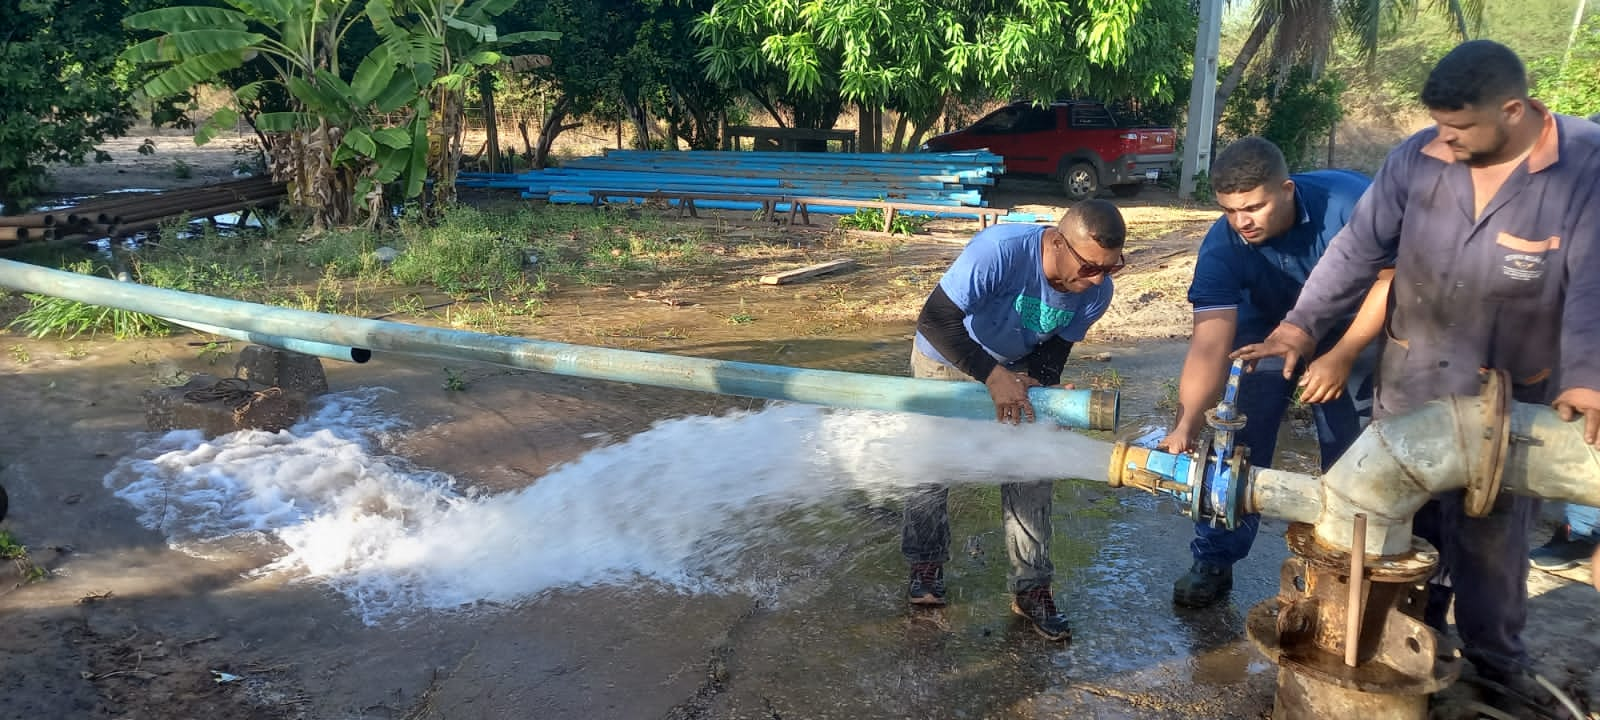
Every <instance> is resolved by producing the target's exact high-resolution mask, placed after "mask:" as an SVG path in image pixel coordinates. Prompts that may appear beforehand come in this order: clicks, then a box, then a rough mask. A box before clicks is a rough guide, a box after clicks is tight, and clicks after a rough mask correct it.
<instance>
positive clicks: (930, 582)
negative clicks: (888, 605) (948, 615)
mask: <svg viewBox="0 0 1600 720" xmlns="http://www.w3.org/2000/svg"><path fill="white" fill-rule="evenodd" d="M906 599H908V600H910V601H911V604H912V605H926V606H928V607H940V606H942V605H944V565H942V564H940V563H932V562H929V563H911V581H910V582H909V583H908V584H907V586H906Z"/></svg>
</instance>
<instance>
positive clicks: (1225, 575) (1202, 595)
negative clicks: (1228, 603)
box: [1172, 560, 1233, 608]
mask: <svg viewBox="0 0 1600 720" xmlns="http://www.w3.org/2000/svg"><path fill="white" fill-rule="evenodd" d="M1232 590H1233V566H1232V565H1216V564H1214V563H1208V562H1206V561H1204V560H1196V561H1194V566H1192V567H1190V568H1189V572H1188V574H1186V575H1184V576H1183V577H1181V578H1178V581H1177V582H1175V583H1173V584H1172V603H1173V604H1174V605H1178V606H1181V607H1186V608H1203V607H1211V606H1212V605H1215V604H1217V601H1218V600H1221V599H1222V598H1224V597H1226V596H1227V595H1228V593H1229V592H1231V591H1232Z"/></svg>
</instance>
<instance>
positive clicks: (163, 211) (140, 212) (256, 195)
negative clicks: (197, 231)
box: [116, 188, 284, 225]
mask: <svg viewBox="0 0 1600 720" xmlns="http://www.w3.org/2000/svg"><path fill="white" fill-rule="evenodd" d="M283 197H284V193H283V192H282V188H267V189H263V190H258V191H254V192H250V193H244V194H239V195H235V194H219V195H206V196H204V197H192V198H190V197H185V198H173V199H169V200H165V201H162V202H152V203H151V204H149V205H147V206H144V207H139V208H129V209H125V210H122V211H121V212H120V213H119V214H118V215H117V216H116V217H117V223H116V224H119V225H120V224H131V223H137V222H142V221H145V220H151V219H156V218H168V217H177V216H179V215H182V214H184V213H188V214H190V215H191V216H196V217H200V216H201V213H202V212H206V211H210V210H211V209H212V208H217V207H243V206H245V205H248V204H252V203H261V202H264V201H273V202H276V201H278V200H281V199H282V198H283Z"/></svg>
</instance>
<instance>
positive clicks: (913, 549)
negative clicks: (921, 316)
mask: <svg viewBox="0 0 1600 720" xmlns="http://www.w3.org/2000/svg"><path fill="white" fill-rule="evenodd" d="M911 374H912V376H913V377H919V378H927V379H933V380H954V381H966V382H973V380H972V378H970V377H968V376H967V375H966V374H965V373H962V372H961V371H960V370H957V369H955V368H953V367H950V366H948V365H945V364H944V363H941V362H939V361H937V360H934V359H932V358H930V357H928V356H926V355H923V354H922V353H920V352H918V351H917V350H916V349H914V348H913V349H912V351H911ZM1054 491H1055V484H1054V483H1052V482H1050V481H1049V480H1043V481H1039V482H1026V483H1001V485H1000V514H1001V517H1002V520H1003V522H1004V525H1005V532H1006V555H1007V557H1009V558H1010V560H1011V571H1010V573H1008V574H1007V575H1006V586H1007V587H1008V588H1009V589H1010V591H1011V592H1013V593H1018V592H1022V591H1024V590H1032V589H1033V588H1038V587H1044V588H1048V587H1050V578H1051V576H1052V575H1053V574H1054V573H1055V567H1054V566H1053V565H1051V563H1050V535H1051V527H1050V509H1051V503H1052V500H1053V496H1054ZM949 496H950V490H949V489H948V488H946V487H945V486H944V485H941V484H929V485H922V486H919V487H918V488H916V489H915V490H913V491H912V492H911V494H910V495H909V496H908V497H907V498H906V510H905V524H904V526H903V527H902V528H901V534H900V552H901V553H902V554H904V555H905V557H906V560H907V561H908V562H913V563H921V562H936V563H944V562H949V561H950V510H949V504H948V498H949Z"/></svg>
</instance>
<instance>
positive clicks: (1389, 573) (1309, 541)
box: [1283, 523, 1439, 583]
mask: <svg viewBox="0 0 1600 720" xmlns="http://www.w3.org/2000/svg"><path fill="white" fill-rule="evenodd" d="M1283 539H1284V542H1285V543H1287V544H1288V545H1289V552H1292V553H1294V554H1295V555H1298V556H1300V557H1303V558H1305V559H1306V562H1308V563H1311V564H1312V565H1315V566H1316V567H1318V568H1321V569H1323V570H1329V571H1333V572H1338V573H1340V574H1348V573H1349V572H1350V551H1348V550H1341V549H1339V548H1335V547H1330V546H1328V545H1327V544H1325V543H1323V542H1322V541H1320V540H1318V539H1317V531H1316V527H1315V526H1313V525H1311V524H1310V523H1289V529H1288V530H1287V531H1286V532H1284V534H1283ZM1438 565H1439V551H1438V550H1437V549H1435V548H1434V547H1433V545H1432V544H1430V543H1429V542H1428V541H1427V540H1423V539H1422V538H1420V537H1417V536H1415V535H1413V536H1411V550H1409V551H1407V552H1403V553H1400V554H1398V555H1383V556H1380V557H1369V558H1367V563H1366V566H1367V572H1368V574H1369V577H1368V579H1369V580H1371V581H1372V582H1381V583H1411V582H1421V581H1423V580H1426V579H1427V578H1428V577H1429V576H1431V575H1433V569H1434V568H1435V567H1437V566H1438Z"/></svg>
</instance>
